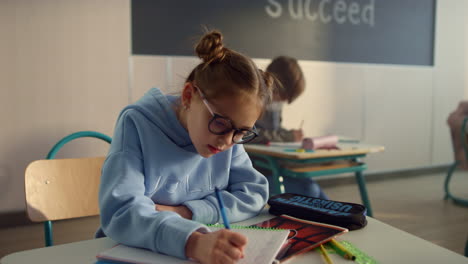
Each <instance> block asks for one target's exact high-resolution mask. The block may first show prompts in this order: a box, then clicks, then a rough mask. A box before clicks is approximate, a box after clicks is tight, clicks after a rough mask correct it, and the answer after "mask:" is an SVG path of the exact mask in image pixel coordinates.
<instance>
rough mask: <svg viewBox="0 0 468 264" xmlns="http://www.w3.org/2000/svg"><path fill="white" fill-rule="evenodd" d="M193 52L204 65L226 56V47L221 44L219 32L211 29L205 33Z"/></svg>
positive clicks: (221, 38)
mask: <svg viewBox="0 0 468 264" xmlns="http://www.w3.org/2000/svg"><path fill="white" fill-rule="evenodd" d="M195 52H196V53H197V56H198V57H199V58H200V59H202V60H203V63H205V64H206V65H208V64H210V63H211V62H215V61H222V60H223V59H224V57H225V56H226V53H227V49H226V48H225V47H224V45H223V35H222V34H221V32H219V31H216V30H213V31H211V32H208V33H206V34H205V35H204V36H203V37H202V38H201V39H200V41H199V42H198V44H197V46H196V47H195Z"/></svg>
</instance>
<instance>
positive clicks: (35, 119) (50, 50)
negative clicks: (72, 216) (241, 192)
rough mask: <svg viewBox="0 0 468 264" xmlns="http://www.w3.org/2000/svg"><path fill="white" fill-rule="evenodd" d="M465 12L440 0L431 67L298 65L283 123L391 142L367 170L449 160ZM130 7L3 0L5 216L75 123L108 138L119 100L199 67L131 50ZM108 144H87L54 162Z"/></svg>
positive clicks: (97, 151) (464, 58)
mask: <svg viewBox="0 0 468 264" xmlns="http://www.w3.org/2000/svg"><path fill="white" fill-rule="evenodd" d="M467 11H468V4H466V3H465V1H462V0H444V1H437V11H436V34H435V35H436V37H435V66H434V67H422V66H399V65H383V64H354V63H331V62H318V61H300V64H301V66H302V68H303V71H304V74H305V76H306V82H307V88H306V91H305V94H304V95H303V96H301V97H300V98H299V99H298V100H297V101H296V102H294V103H293V104H291V105H288V106H286V107H285V110H284V114H283V119H284V125H285V126H287V127H289V128H294V127H297V126H298V125H299V124H300V122H301V120H302V119H305V123H304V130H305V133H306V135H308V136H317V135H323V134H327V133H335V134H339V135H347V136H351V137H356V138H358V139H361V140H364V141H366V142H369V143H375V144H382V145H384V146H385V147H386V151H385V152H383V153H378V154H372V155H370V156H369V157H368V158H366V160H367V161H368V164H369V172H385V171H394V170H404V169H415V168H422V167H431V166H439V165H445V164H448V163H450V162H451V161H452V152H451V146H450V139H449V133H448V127H447V125H446V118H447V116H448V114H449V113H450V112H451V111H453V110H454V109H455V108H456V105H457V103H458V101H459V100H461V99H462V98H467V96H468V89H467V85H466V81H465V78H464V76H465V73H466V69H467V67H466V64H467V63H468V52H467V50H466V48H465V46H466V43H467V38H468V32H467V28H466V26H465V24H466V23H467V22H468V18H465V16H464V15H465V14H466V13H467ZM129 14H130V2H129V1H128V0H118V1H115V0H114V1H97V2H96V1H91V0H84V1H72V0H67V1H62V0H41V1H34V0H19V1H18V0H17V1H14V0H1V1H0V32H1V33H0V34H1V35H2V36H1V37H2V41H1V42H0V58H2V60H0V104H1V106H2V110H3V111H0V120H1V121H2V124H3V125H2V130H1V135H2V136H1V137H0V213H1V212H7V211H15V210H22V209H23V208H24V198H23V197H24V191H23V173H24V169H25V167H26V165H27V164H28V163H29V162H31V161H32V160H35V159H40V158H43V157H45V155H46V154H47V152H48V151H49V149H50V148H51V147H52V146H53V144H54V143H55V142H56V141H57V140H59V139H60V138H61V137H63V136H65V135H67V134H69V133H72V132H74V131H79V130H96V131H100V132H103V133H106V134H108V135H112V131H113V127H114V123H115V120H116V118H117V115H118V113H119V111H120V109H121V108H122V107H124V106H125V105H126V104H127V103H128V102H133V101H135V100H137V99H138V98H139V97H140V96H141V95H143V94H144V92H146V91H147V90H148V89H149V88H150V87H153V86H157V87H161V88H162V89H163V90H165V91H177V90H179V89H180V87H181V85H182V83H183V81H184V79H185V77H186V75H187V74H188V72H189V71H190V70H191V69H192V67H193V66H194V65H196V64H197V63H198V60H197V59H196V58H194V57H173V56H131V55H130V28H129V27H130V16H129ZM255 61H256V62H257V63H258V65H259V66H260V67H262V68H265V67H266V65H267V64H268V62H269V60H267V59H255ZM107 148H108V145H107V144H106V143H104V142H100V141H98V140H93V139H80V140H79V142H72V143H71V144H70V145H67V146H66V147H65V148H64V149H63V150H62V151H61V152H59V157H71V156H73V157H78V156H88V155H104V154H105V153H106V151H107ZM441 184H442V183H441ZM441 188H442V185H441ZM441 195H442V194H441Z"/></svg>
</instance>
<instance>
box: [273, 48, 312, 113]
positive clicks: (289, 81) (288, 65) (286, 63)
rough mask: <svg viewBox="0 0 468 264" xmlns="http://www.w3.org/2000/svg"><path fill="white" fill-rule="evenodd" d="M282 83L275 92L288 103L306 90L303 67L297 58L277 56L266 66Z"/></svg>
mask: <svg viewBox="0 0 468 264" xmlns="http://www.w3.org/2000/svg"><path fill="white" fill-rule="evenodd" d="M266 71H267V72H268V73H271V74H273V75H274V76H275V77H276V78H277V79H278V80H279V81H280V83H281V85H280V86H278V87H276V89H275V93H277V96H278V97H279V98H280V99H281V100H285V101H288V104H290V103H292V102H293V101H294V100H296V98H297V97H299V95H301V94H302V93H303V92H304V90H305V79H304V74H303V73H302V70H301V67H300V66H299V64H298V63H297V60H296V59H295V58H291V57H287V56H279V57H276V58H275V59H274V60H273V61H272V62H271V63H270V64H269V65H268V67H267V68H266Z"/></svg>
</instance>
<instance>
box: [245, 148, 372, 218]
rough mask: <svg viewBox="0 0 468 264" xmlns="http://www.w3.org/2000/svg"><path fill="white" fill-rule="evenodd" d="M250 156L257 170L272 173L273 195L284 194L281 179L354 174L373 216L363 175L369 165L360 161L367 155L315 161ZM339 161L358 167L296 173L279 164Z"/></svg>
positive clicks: (252, 154)
mask: <svg viewBox="0 0 468 264" xmlns="http://www.w3.org/2000/svg"><path fill="white" fill-rule="evenodd" d="M249 156H250V157H251V158H252V161H253V163H254V165H255V167H257V168H263V169H267V170H269V171H271V176H272V185H273V191H274V193H273V195H274V194H279V193H282V189H284V186H283V184H282V183H281V182H280V180H279V178H280V176H282V177H291V178H314V177H318V176H324V175H334V174H341V173H354V174H355V177H356V181H357V183H358V186H359V192H360V195H361V200H362V202H363V204H364V205H365V206H366V208H367V215H368V216H372V207H371V204H370V201H369V196H368V194H367V188H366V181H365V178H364V175H363V173H362V172H363V171H364V170H366V169H367V165H366V164H364V163H359V159H360V158H363V157H365V156H366V155H365V154H358V155H350V156H340V157H327V158H314V159H305V160H297V159H288V158H277V157H272V156H269V155H263V154H258V153H249ZM337 160H349V161H353V162H356V164H357V165H356V166H352V167H346V168H336V169H327V170H319V171H308V172H295V171H292V170H290V169H288V168H285V167H284V166H281V165H280V164H279V161H281V162H288V163H296V164H303V165H310V164H313V163H323V162H330V161H337Z"/></svg>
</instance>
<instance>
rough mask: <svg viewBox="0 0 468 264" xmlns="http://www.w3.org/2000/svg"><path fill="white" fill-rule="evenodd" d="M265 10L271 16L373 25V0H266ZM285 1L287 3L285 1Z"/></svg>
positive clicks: (325, 22)
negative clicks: (281, 0)
mask: <svg viewBox="0 0 468 264" xmlns="http://www.w3.org/2000/svg"><path fill="white" fill-rule="evenodd" d="M267 1H268V4H267V5H266V6H265V12H266V13H267V14H268V15H269V16H270V17H272V18H279V17H281V16H282V15H286V16H287V15H289V16H290V17H291V18H292V19H297V20H303V19H305V20H309V21H311V22H321V23H323V24H328V23H331V22H335V23H337V24H344V23H351V24H352V25H360V24H365V25H369V26H371V27H373V26H374V24H375V22H374V14H375V0H365V1H367V2H366V3H365V4H363V2H364V1H356V0H355V1H345V0H286V1H283V2H280V1H279V0H267ZM285 2H287V3H285Z"/></svg>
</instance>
